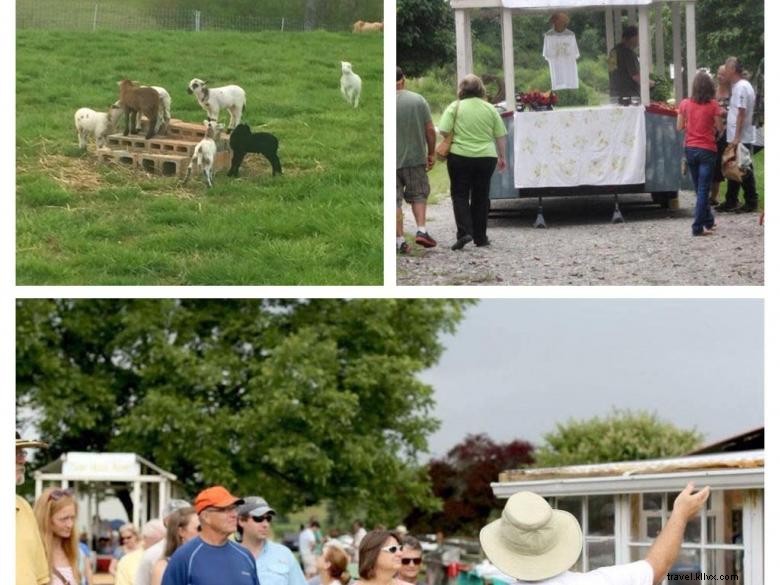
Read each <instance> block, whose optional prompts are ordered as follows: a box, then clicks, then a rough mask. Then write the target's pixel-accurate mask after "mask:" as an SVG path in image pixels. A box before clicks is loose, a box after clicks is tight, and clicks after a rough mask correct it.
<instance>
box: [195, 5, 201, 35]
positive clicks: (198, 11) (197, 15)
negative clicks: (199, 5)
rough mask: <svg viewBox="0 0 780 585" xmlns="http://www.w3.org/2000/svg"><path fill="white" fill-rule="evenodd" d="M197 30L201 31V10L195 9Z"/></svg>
mask: <svg viewBox="0 0 780 585" xmlns="http://www.w3.org/2000/svg"><path fill="white" fill-rule="evenodd" d="M195 32H200V10H196V11H195Z"/></svg>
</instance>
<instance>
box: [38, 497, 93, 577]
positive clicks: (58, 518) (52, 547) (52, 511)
mask: <svg viewBox="0 0 780 585" xmlns="http://www.w3.org/2000/svg"><path fill="white" fill-rule="evenodd" d="M33 512H34V513H35V519H36V520H37V522H38V528H39V530H40V532H41V538H42V539H43V546H44V548H45V550H46V556H47V558H48V561H49V569H50V571H51V581H50V584H49V585H92V572H91V570H90V568H89V563H87V562H85V558H84V555H83V554H82V553H81V549H80V548H79V541H78V534H77V532H76V530H74V525H75V523H76V515H77V513H78V506H77V504H76V499H75V498H74V497H73V492H71V491H70V490H62V489H58V488H48V489H45V490H44V491H43V493H42V494H41V497H39V498H38V500H37V501H36V502H35V507H34V508H33Z"/></svg>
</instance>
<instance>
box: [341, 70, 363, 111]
mask: <svg viewBox="0 0 780 585" xmlns="http://www.w3.org/2000/svg"><path fill="white" fill-rule="evenodd" d="M361 86H362V81H361V80H360V76H359V75H358V74H357V73H353V72H352V63H348V62H347V61H342V62H341V95H343V96H344V99H345V100H347V103H349V104H351V105H352V107H353V108H357V107H358V102H359V101H360V88H361Z"/></svg>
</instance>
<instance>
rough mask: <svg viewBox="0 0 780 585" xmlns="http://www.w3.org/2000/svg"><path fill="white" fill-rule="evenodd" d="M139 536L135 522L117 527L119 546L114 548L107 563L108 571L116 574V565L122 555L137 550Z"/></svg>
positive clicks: (139, 540)
mask: <svg viewBox="0 0 780 585" xmlns="http://www.w3.org/2000/svg"><path fill="white" fill-rule="evenodd" d="M140 543H141V538H140V537H139V536H138V529H137V528H136V527H135V524H132V523H131V522H128V523H126V524H122V526H121V527H120V528H119V546H118V547H116V549H114V553H113V557H114V558H112V559H111V564H110V565H108V572H109V573H111V574H112V575H114V576H116V565H117V563H118V562H119V559H121V558H122V557H123V556H125V555H126V554H127V553H131V552H133V551H134V550H137V549H138V547H139V546H140Z"/></svg>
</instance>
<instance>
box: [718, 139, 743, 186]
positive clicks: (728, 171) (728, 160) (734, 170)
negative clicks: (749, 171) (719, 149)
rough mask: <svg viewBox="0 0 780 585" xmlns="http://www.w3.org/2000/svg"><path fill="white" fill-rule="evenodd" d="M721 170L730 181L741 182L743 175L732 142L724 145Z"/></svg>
mask: <svg viewBox="0 0 780 585" xmlns="http://www.w3.org/2000/svg"><path fill="white" fill-rule="evenodd" d="M720 168H721V172H722V173H723V176H724V177H726V178H727V179H729V180H730V181H736V182H737V183H741V182H742V178H743V177H744V176H745V171H743V170H742V169H741V168H740V166H739V162H738V160H737V149H736V147H735V146H734V145H733V144H728V145H726V150H724V151H723V157H722V158H721V166H720Z"/></svg>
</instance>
